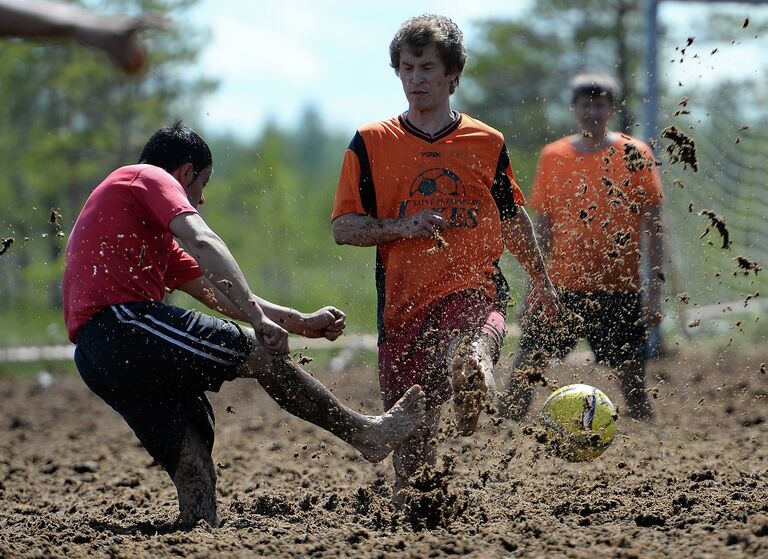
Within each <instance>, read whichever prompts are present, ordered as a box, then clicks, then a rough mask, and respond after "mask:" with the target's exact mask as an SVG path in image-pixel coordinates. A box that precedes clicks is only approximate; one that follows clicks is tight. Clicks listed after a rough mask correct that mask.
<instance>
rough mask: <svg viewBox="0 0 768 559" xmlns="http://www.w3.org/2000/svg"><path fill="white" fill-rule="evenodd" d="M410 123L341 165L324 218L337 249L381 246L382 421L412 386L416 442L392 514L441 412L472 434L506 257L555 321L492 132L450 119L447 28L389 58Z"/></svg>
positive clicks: (456, 47) (390, 129) (425, 31)
mask: <svg viewBox="0 0 768 559" xmlns="http://www.w3.org/2000/svg"><path fill="white" fill-rule="evenodd" d="M390 59H391V64H392V67H393V68H394V69H395V73H396V74H397V75H398V76H399V77H400V80H401V82H402V85H403V90H404V92H405V96H406V99H407V100H408V110H407V111H405V112H404V113H402V114H401V115H399V116H397V117H394V118H391V119H389V120H385V121H380V122H375V123H371V124H368V125H366V126H363V127H361V128H360V129H359V130H358V131H357V133H356V134H355V136H354V138H353V139H352V142H351V143H350V145H349V148H348V149H347V151H346V153H345V156H344V164H343V168H342V171H341V177H340V179H339V185H338V190H337V193H336V200H335V205H334V210H333V234H334V238H335V239H336V242H337V243H339V244H347V245H355V246H376V286H377V291H378V326H379V384H380V387H381V392H382V397H383V400H384V405H385V407H387V408H388V407H389V406H391V405H392V404H393V403H394V402H395V401H396V400H397V399H398V398H399V397H400V396H401V395H402V394H403V393H404V392H405V391H406V390H407V389H408V387H410V386H411V385H413V384H419V385H421V386H422V387H423V388H424V391H425V393H426V395H427V409H428V411H427V421H426V422H425V426H424V428H423V429H422V430H421V431H420V432H418V433H417V434H415V435H414V436H412V437H411V438H410V439H409V440H407V441H406V443H404V444H403V445H402V446H400V447H399V448H398V449H396V450H395V454H394V468H395V487H394V491H393V497H394V500H395V503H398V502H401V501H402V498H403V494H402V493H401V492H400V490H401V489H404V488H406V487H407V485H408V481H409V479H412V478H413V476H414V474H415V473H416V472H417V470H418V469H419V468H420V467H421V466H423V465H425V464H426V465H433V464H434V463H435V461H436V449H435V445H434V442H433V439H434V437H435V435H436V433H437V428H438V424H439V420H440V408H441V405H442V404H443V403H444V402H446V401H447V400H448V399H449V398H450V396H451V394H453V402H454V411H455V419H456V425H457V429H458V431H459V433H461V434H465V435H469V434H471V433H473V432H474V431H475V429H476V427H477V422H478V417H479V414H480V411H481V407H482V406H481V404H482V401H483V398H484V397H485V394H486V393H487V392H488V390H489V389H492V388H493V386H494V381H493V375H492V369H493V366H494V364H495V362H496V360H497V359H498V355H499V347H500V345H501V343H502V340H503V337H504V334H505V312H506V307H507V299H508V286H507V283H506V280H505V279H504V277H503V276H502V274H501V272H500V270H499V267H498V261H499V258H501V255H502V251H503V249H504V247H505V246H506V247H507V249H509V250H510V252H512V253H513V254H514V255H515V256H516V257H517V258H518V259H519V260H520V262H521V264H522V265H523V266H524V268H525V269H526V270H527V271H528V272H529V273H530V275H531V277H532V285H533V289H532V292H531V298H530V304H531V308H532V310H533V309H537V308H543V310H544V311H545V312H546V313H548V314H550V315H552V316H554V314H555V313H556V312H557V305H556V300H557V299H556V293H555V291H554V289H553V287H552V284H551V283H550V281H549V278H548V277H547V274H546V270H545V267H544V262H543V260H542V257H541V252H540V251H539V248H538V246H537V244H536V238H535V236H534V233H533V226H532V224H531V221H530V219H529V218H528V214H526V212H525V210H524V209H523V208H522V204H524V199H523V196H522V194H521V192H520V190H519V188H518V186H517V184H516V183H515V180H514V175H513V172H512V168H511V166H510V161H509V156H508V153H507V149H506V146H505V144H504V138H503V136H502V135H501V133H500V132H498V131H496V130H494V129H493V128H491V127H489V126H487V125H485V124H483V123H482V122H480V121H478V120H475V119H473V118H471V117H469V116H467V115H465V114H461V113H458V112H456V111H453V110H452V109H451V104H450V96H451V94H452V93H453V92H454V91H455V90H456V87H457V86H458V84H459V78H460V76H461V72H462V70H463V68H464V63H465V61H466V51H465V49H464V45H463V37H462V33H461V31H460V30H459V29H458V27H457V26H456V24H455V23H454V22H453V21H451V20H450V19H448V18H446V17H443V16H436V15H424V16H420V17H416V18H413V19H410V20H408V21H407V22H405V23H404V24H403V25H402V27H401V28H400V30H399V31H398V32H397V34H396V35H395V37H394V39H393V40H392V43H391V44H390Z"/></svg>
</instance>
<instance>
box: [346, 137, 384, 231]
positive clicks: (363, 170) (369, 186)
mask: <svg viewBox="0 0 768 559" xmlns="http://www.w3.org/2000/svg"><path fill="white" fill-rule="evenodd" d="M348 149H350V150H352V152H353V153H354V154H355V155H356V156H357V160H358V161H359V162H360V185H359V187H358V188H359V189H360V201H361V202H362V204H363V209H364V210H365V213H367V214H368V215H369V216H371V217H377V215H376V190H375V189H374V187H373V175H372V174H371V162H370V160H369V159H368V150H367V149H366V148H365V141H363V137H362V136H361V135H360V132H355V137H354V138H352V141H351V142H349V148H348Z"/></svg>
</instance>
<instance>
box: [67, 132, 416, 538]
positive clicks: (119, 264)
mask: <svg viewBox="0 0 768 559" xmlns="http://www.w3.org/2000/svg"><path fill="white" fill-rule="evenodd" d="M212 172H213V160H212V156H211V152H210V149H209V148H208V145H207V144H206V143H205V141H204V140H203V139H202V138H201V137H200V136H199V135H198V134H196V133H195V132H194V131H193V130H191V129H190V128H187V127H185V126H183V125H182V124H181V123H180V122H177V123H176V124H174V125H172V126H169V127H167V128H163V129H161V130H158V131H157V132H156V133H155V134H154V135H153V136H152V137H151V138H150V139H149V141H148V142H147V144H146V145H145V147H144V150H143V151H142V153H141V157H140V159H139V164H138V165H130V166H126V167H121V168H120V169H117V170H116V171H114V172H113V173H112V174H110V175H109V176H108V177H107V178H106V179H105V180H104V181H103V182H102V183H101V184H100V185H99V186H98V187H97V188H96V189H95V190H94V191H93V192H92V193H91V195H90V196H89V198H88V200H87V201H86V203H85V206H84V207H83V209H82V211H81V212H80V215H79V216H78V218H77V221H76V222H75V225H74V227H73V230H72V234H71V235H70V238H69V242H68V243H67V253H66V268H65V271H64V281H63V290H64V318H65V322H66V326H67V331H68V334H69V338H70V340H72V341H73V342H74V343H75V344H77V347H76V349H75V363H76V364H77V367H78V370H79V371H80V374H81V376H82V377H83V380H84V381H85V382H86V384H87V385H88V386H89V387H90V388H91V389H92V390H93V391H94V392H95V393H96V394H97V395H99V396H100V397H101V398H102V399H103V400H104V401H105V402H107V403H108V404H109V405H110V406H112V407H113V408H114V409H115V410H116V411H117V412H118V413H120V414H121V415H122V417H123V418H124V419H125V421H126V422H127V423H128V425H129V426H130V427H131V429H133V431H134V433H136V436H137V437H138V438H139V440H140V441H141V443H142V445H143V446H144V447H145V448H146V449H147V451H148V452H149V453H150V454H151V455H152V457H153V458H154V459H155V460H156V461H157V462H158V463H159V464H160V465H161V466H162V467H163V468H165V470H166V471H167V472H168V474H169V475H170V477H171V479H172V480H173V483H174V484H175V486H176V489H177V492H178V497H179V512H180V518H179V520H180V522H181V523H182V524H183V525H191V524H194V523H196V522H197V521H198V520H201V519H202V520H205V521H207V522H208V523H209V524H211V525H212V526H216V525H218V523H219V517H218V514H217V511H216V496H215V488H216V474H215V471H214V467H213V461H212V459H211V449H212V447H213V439H214V431H213V426H214V417H213V410H212V408H211V405H210V403H209V402H208V399H207V398H206V396H205V391H208V390H211V391H218V390H219V388H220V387H221V385H222V383H223V382H224V381H227V380H233V379H234V378H237V377H250V378H255V379H256V380H258V382H259V383H260V384H261V385H262V386H263V387H264V389H265V390H266V391H267V392H268V393H269V395H270V396H271V397H272V398H274V399H275V401H276V402H277V403H278V404H280V406H282V407H283V408H284V409H286V410H287V411H289V412H290V413H292V414H294V415H296V416H298V417H300V418H302V419H305V420H307V421H310V422H312V423H314V424H315V425H318V426H320V427H322V428H324V429H327V430H328V431H330V432H331V433H333V434H334V435H336V436H338V437H339V438H341V439H342V440H344V441H346V442H347V443H349V444H351V445H352V446H354V447H355V448H356V449H357V450H359V451H360V453H361V454H362V455H363V457H365V458H366V459H368V460H370V461H372V462H377V461H380V460H383V459H384V458H385V457H386V456H387V455H388V454H389V453H390V452H391V451H392V449H393V448H394V447H396V446H397V445H399V444H400V443H401V442H402V441H403V440H404V439H406V438H408V437H409V436H410V435H411V434H412V432H413V431H414V430H415V429H417V428H418V427H419V425H420V423H421V422H422V420H423V417H424V407H425V401H424V395H423V393H422V390H421V388H420V387H418V386H414V387H412V388H411V390H409V391H408V392H407V393H406V394H405V395H404V396H403V398H401V399H400V401H399V402H398V403H397V404H396V406H395V407H394V408H393V409H392V410H390V411H389V412H387V413H386V414H384V415H382V416H378V417H372V416H365V415H361V414H359V413H357V412H355V411H354V410H351V409H349V408H347V407H346V406H344V405H343V404H342V403H341V402H340V401H339V400H338V399H337V398H336V397H335V396H333V394H331V393H330V392H329V391H328V390H327V389H326V388H325V387H324V386H323V385H322V384H320V383H319V382H318V381H316V380H315V379H314V378H313V377H312V376H311V375H309V374H308V373H306V372H305V371H303V370H302V369H300V368H299V367H298V366H296V365H295V364H294V363H293V362H292V361H291V360H290V358H289V357H287V356H286V354H287V353H288V332H292V333H294V334H299V335H302V336H306V337H311V338H317V337H324V338H327V339H328V340H335V339H336V338H338V337H339V336H340V335H341V333H342V331H343V329H344V323H345V316H344V313H342V312H341V311H340V310H338V309H336V308H334V307H324V308H322V309H320V310H318V311H315V312H313V313H308V314H305V313H299V312H297V311H296V310H294V309H289V308H286V307H281V306H279V305H275V304H273V303H270V302H269V301H266V300H264V299H262V298H260V297H258V296H256V295H255V294H254V293H253V292H252V291H251V290H250V288H249V287H248V283H247V282H246V280H245V278H244V276H243V274H242V272H241V270H240V267H239V266H238V264H237V262H236V261H235V259H234V258H233V256H232V254H231V253H230V252H229V249H228V248H227V246H226V245H225V244H224V242H223V241H222V240H221V239H220V238H219V237H218V236H217V235H216V234H215V233H214V232H213V231H212V230H211V229H210V228H209V227H208V225H207V224H206V223H205V221H204V220H203V218H202V217H201V216H200V214H199V213H198V212H197V206H198V205H200V204H203V202H204V201H205V198H204V195H203V189H204V188H205V187H206V184H207V183H208V181H209V179H210V178H211V174H212ZM176 238H178V239H179V240H180V241H181V242H182V243H183V244H184V245H185V246H186V248H187V250H188V252H185V251H184V250H182V249H181V248H180V246H179V244H178V243H177V242H176ZM174 289H181V290H182V291H185V292H186V293H189V294H190V295H192V296H193V297H195V298H197V299H198V300H200V301H202V302H203V303H205V304H206V305H207V306H209V307H210V308H212V309H214V310H216V311H218V312H220V313H222V314H224V315H226V316H228V317H230V318H233V319H236V320H239V321H242V322H246V323H249V324H250V326H251V328H247V327H244V326H241V325H240V324H237V323H236V322H233V321H229V320H222V319H219V318H215V317H212V316H208V315H205V314H202V313H199V312H197V311H192V310H186V309H181V308H178V307H173V306H168V305H165V304H163V303H162V298H163V296H164V294H165V293H166V291H173V290H174Z"/></svg>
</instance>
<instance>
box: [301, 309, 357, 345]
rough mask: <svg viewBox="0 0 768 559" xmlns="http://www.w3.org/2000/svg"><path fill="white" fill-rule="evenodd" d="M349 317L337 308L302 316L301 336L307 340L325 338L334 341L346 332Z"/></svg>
mask: <svg viewBox="0 0 768 559" xmlns="http://www.w3.org/2000/svg"><path fill="white" fill-rule="evenodd" d="M346 321H347V315H345V314H344V313H343V312H341V311H340V310H339V309H337V308H335V307H323V308H322V309H320V310H318V311H315V312H313V313H310V314H306V315H302V318H301V322H302V330H301V335H302V336H304V337H306V338H325V339H326V340H330V341H333V340H335V339H336V338H338V337H339V336H341V334H342V333H343V332H344V326H346Z"/></svg>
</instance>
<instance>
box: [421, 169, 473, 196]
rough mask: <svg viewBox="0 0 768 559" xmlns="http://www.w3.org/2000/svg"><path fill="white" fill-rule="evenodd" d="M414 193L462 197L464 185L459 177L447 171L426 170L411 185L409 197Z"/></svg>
mask: <svg viewBox="0 0 768 559" xmlns="http://www.w3.org/2000/svg"><path fill="white" fill-rule="evenodd" d="M416 192H418V193H420V194H421V195H422V196H432V195H433V194H445V195H447V196H464V183H463V182H461V179H460V178H459V176H458V175H457V174H456V173H454V172H453V171H450V170H449V169H427V170H426V171H424V172H423V173H421V174H420V175H419V176H418V177H416V180H415V181H413V184H412V185H411V196H413V195H414V194H415V193H416Z"/></svg>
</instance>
